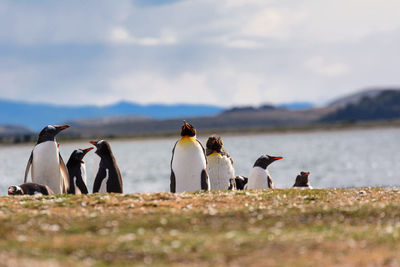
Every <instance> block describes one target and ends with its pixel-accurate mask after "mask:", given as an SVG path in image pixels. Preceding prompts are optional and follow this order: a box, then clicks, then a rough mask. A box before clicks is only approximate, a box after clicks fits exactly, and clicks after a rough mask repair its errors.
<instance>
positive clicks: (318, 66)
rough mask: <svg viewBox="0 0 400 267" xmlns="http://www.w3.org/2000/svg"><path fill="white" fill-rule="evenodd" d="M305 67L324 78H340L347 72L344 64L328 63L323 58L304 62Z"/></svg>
mask: <svg viewBox="0 0 400 267" xmlns="http://www.w3.org/2000/svg"><path fill="white" fill-rule="evenodd" d="M305 66H306V67H307V68H309V69H311V70H312V71H314V72H315V73H318V74H322V75H326V76H332V77H333V76H341V75H343V74H346V73H348V72H349V67H348V66H347V65H346V64H344V63H328V62H327V61H326V59H324V58H323V57H313V58H311V59H309V60H308V61H306V63H305Z"/></svg>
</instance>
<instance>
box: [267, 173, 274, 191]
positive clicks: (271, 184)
mask: <svg viewBox="0 0 400 267" xmlns="http://www.w3.org/2000/svg"><path fill="white" fill-rule="evenodd" d="M268 187H269V188H272V189H274V188H275V185H274V182H273V181H272V179H271V177H270V176H269V175H268Z"/></svg>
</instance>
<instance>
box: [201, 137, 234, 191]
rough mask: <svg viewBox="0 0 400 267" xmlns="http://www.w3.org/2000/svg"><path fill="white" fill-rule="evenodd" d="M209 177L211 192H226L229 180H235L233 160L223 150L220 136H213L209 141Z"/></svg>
mask: <svg viewBox="0 0 400 267" xmlns="http://www.w3.org/2000/svg"><path fill="white" fill-rule="evenodd" d="M206 154H207V161H208V176H209V178H210V190H226V189H228V188H229V180H230V179H233V178H235V169H234V168H233V160H232V158H231V157H230V156H229V153H228V152H227V151H225V150H224V148H223V141H222V138H221V137H220V136H217V135H212V136H210V137H209V138H208V140H207V150H206Z"/></svg>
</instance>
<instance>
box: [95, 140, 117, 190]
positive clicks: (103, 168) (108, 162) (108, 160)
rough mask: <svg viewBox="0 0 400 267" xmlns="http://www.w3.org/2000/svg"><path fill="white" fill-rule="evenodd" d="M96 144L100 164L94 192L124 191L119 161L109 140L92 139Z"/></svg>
mask: <svg viewBox="0 0 400 267" xmlns="http://www.w3.org/2000/svg"><path fill="white" fill-rule="evenodd" d="M90 143H91V144H92V145H94V146H96V148H97V150H96V152H95V153H96V154H97V155H98V156H99V157H100V164H99V166H98V170H97V172H96V178H95V180H94V185H93V193H98V192H100V193H105V192H107V193H122V191H123V190H122V177H121V172H120V171H119V168H118V165H117V161H116V160H115V157H114V154H113V152H112V150H111V146H110V144H109V143H108V142H107V141H104V140H100V141H91V142H90Z"/></svg>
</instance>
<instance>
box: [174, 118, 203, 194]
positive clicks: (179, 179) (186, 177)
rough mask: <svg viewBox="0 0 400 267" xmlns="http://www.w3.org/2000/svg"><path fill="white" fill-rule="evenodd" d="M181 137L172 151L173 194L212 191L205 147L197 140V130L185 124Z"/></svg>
mask: <svg viewBox="0 0 400 267" xmlns="http://www.w3.org/2000/svg"><path fill="white" fill-rule="evenodd" d="M181 136H182V138H181V139H179V140H178V141H177V142H176V143H175V146H174V149H173V150H172V159H171V177H170V190H171V192H172V193H178V192H193V191H197V190H210V180H209V178H208V173H207V158H206V154H205V150H204V147H203V145H202V144H201V143H200V141H199V140H197V139H196V129H195V128H194V127H193V125H191V124H189V123H186V122H184V125H183V126H182V130H181Z"/></svg>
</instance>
